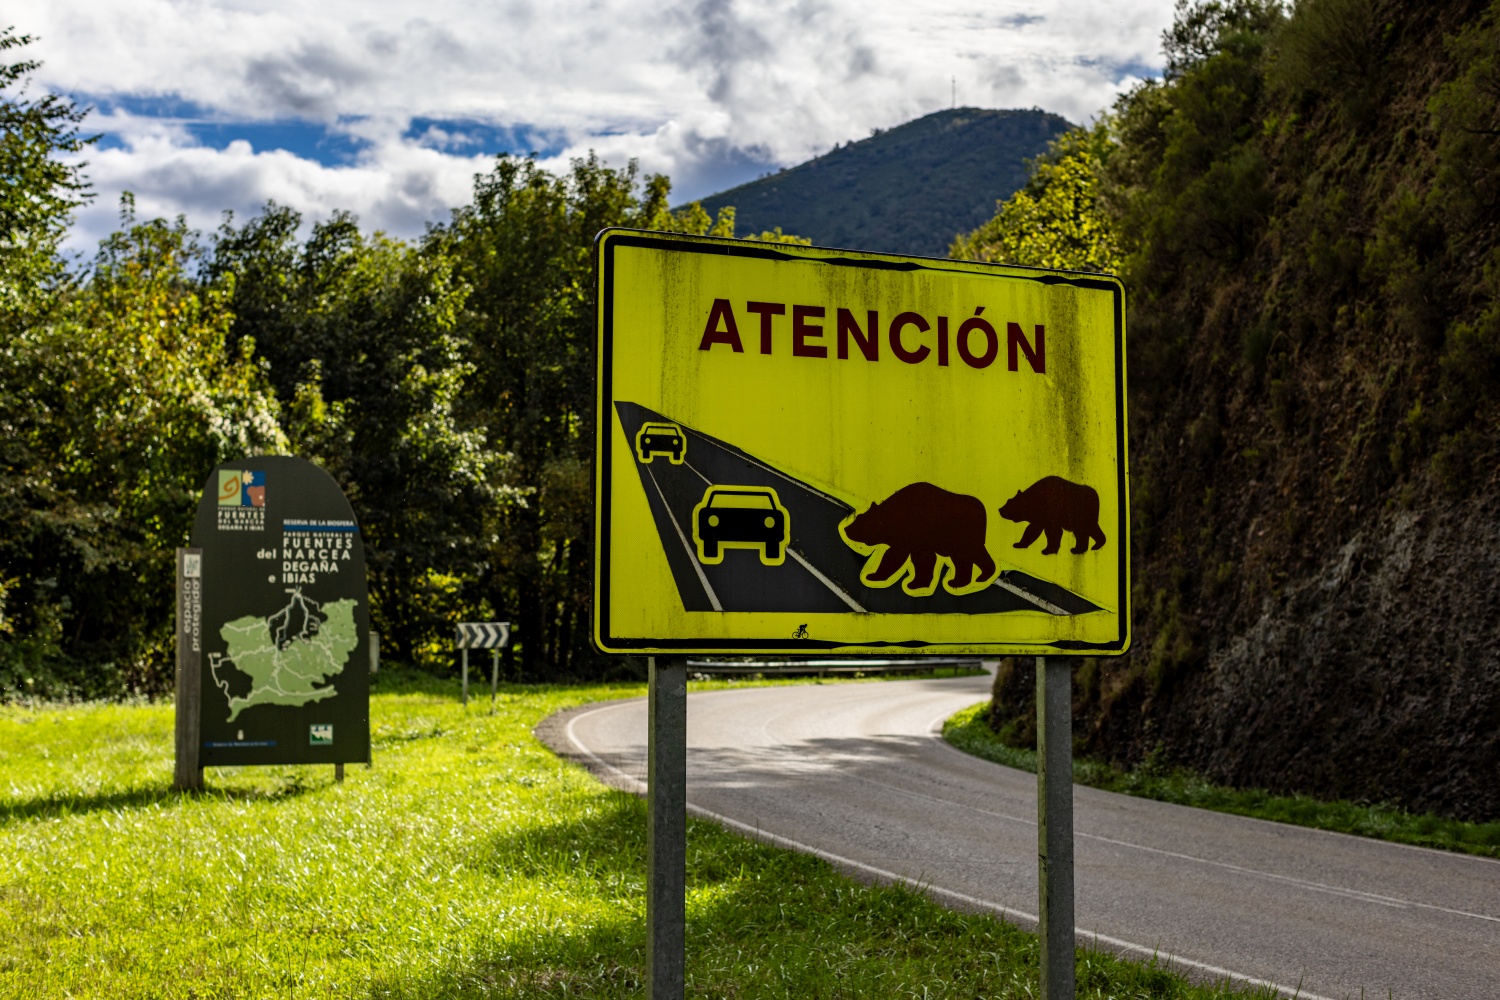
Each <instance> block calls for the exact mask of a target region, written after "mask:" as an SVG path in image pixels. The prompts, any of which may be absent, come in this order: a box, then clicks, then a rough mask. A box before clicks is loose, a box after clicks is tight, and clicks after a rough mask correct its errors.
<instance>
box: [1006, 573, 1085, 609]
mask: <svg viewBox="0 0 1500 1000" xmlns="http://www.w3.org/2000/svg"><path fill="white" fill-rule="evenodd" d="M995 586H997V587H999V588H1000V589H1001V590H1008V591H1010V592H1011V593H1012V594H1015V595H1016V596H1017V597H1019V598H1020V599H1021V600H1023V601H1030V602H1031V603H1032V604H1035V605H1036V606H1037V607H1039V608H1041V609H1042V610H1043V611H1045V612H1047V613H1048V614H1049V615H1067V614H1068V612H1066V611H1064V610H1063V609H1062V608H1060V607H1058V606H1057V605H1056V604H1053V603H1052V602H1051V601H1048V600H1046V599H1044V598H1041V597H1038V596H1036V595H1035V594H1033V593H1031V592H1030V591H1029V590H1022V589H1021V588H1020V587H1017V586H1016V585H1015V584H1013V583H1011V582H1010V581H1009V580H1007V579H1005V578H1004V577H1001V576H997V577H995Z"/></svg>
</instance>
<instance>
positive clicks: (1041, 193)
mask: <svg viewBox="0 0 1500 1000" xmlns="http://www.w3.org/2000/svg"><path fill="white" fill-rule="evenodd" d="M1114 149H1115V142H1114V140H1113V138H1112V137H1111V136H1110V134H1109V119H1107V118H1106V119H1101V120H1100V121H1099V122H1098V123H1096V124H1095V125H1094V126H1093V127H1092V128H1087V129H1074V130H1072V131H1070V132H1064V133H1063V134H1062V135H1061V136H1059V137H1058V138H1056V139H1054V140H1053V141H1052V144H1051V145H1050V146H1049V147H1048V149H1047V152H1046V153H1045V154H1044V155H1042V156H1040V157H1038V158H1037V159H1036V160H1035V162H1034V163H1033V164H1032V167H1031V179H1030V180H1028V181H1027V182H1026V186H1025V187H1023V188H1022V189H1021V190H1019V191H1017V192H1016V193H1015V194H1013V195H1011V196H1010V198H1009V199H1007V200H1005V201H1002V202H1000V203H999V208H1000V211H999V212H998V213H996V215H995V217H994V218H993V219H991V220H990V221H989V222H986V223H985V224H984V225H982V226H980V227H979V228H978V229H976V230H974V231H973V232H971V233H968V234H966V235H963V236H960V237H958V239H956V240H954V241H953V245H952V247H950V248H949V250H948V256H950V257H956V258H959V259H963V260H982V261H993V262H999V263H1007V264H1026V265H1030V266H1032V267H1056V268H1064V269H1068V270H1074V271H1105V272H1114V271H1118V270H1119V269H1120V250H1119V243H1118V239H1117V238H1116V235H1115V229H1114V220H1113V219H1112V218H1111V216H1110V215H1109V214H1108V212H1107V211H1105V209H1104V208H1103V206H1101V205H1100V204H1099V197H1100V177H1101V174H1102V172H1103V170H1104V166H1105V163H1106V162H1107V161H1108V159H1109V156H1110V154H1111V153H1112V152H1113V151H1114Z"/></svg>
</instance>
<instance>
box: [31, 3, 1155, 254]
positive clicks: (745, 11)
mask: <svg viewBox="0 0 1500 1000" xmlns="http://www.w3.org/2000/svg"><path fill="white" fill-rule="evenodd" d="M1171 6H1172V5H1171V0H1133V2H1126V0H1073V2H1070V3H1068V4H1061V5H1060V4H1051V5H1046V6H1042V5H1039V4H1036V3H1032V2H1019V0H962V2H952V3H947V4H943V5H934V4H914V3H911V2H910V0H764V2H752V0H637V2H630V3H626V2H625V0H555V2H551V3H545V4H543V3H529V2H526V0H513V2H509V3H507V2H495V3H486V4H480V3H474V2H457V0H424V2H422V3H413V2H411V0H386V2H379V0H364V2H358V3H356V2H352V0H324V2H322V3H319V4H306V3H303V2H290V0H259V2H254V3H251V2H244V0H199V2H195V3H180V2H174V0H128V2H121V0H49V3H47V4H45V5H41V6H40V7H38V8H35V9H33V10H32V11H31V12H30V15H29V21H27V22H25V23H18V24H17V28H18V30H20V31H22V32H26V33H30V34H33V35H37V36H40V38H41V41H40V42H39V43H38V44H37V45H36V46H34V47H33V51H34V52H35V55H36V56H37V57H39V58H41V59H42V60H44V66H43V68H42V70H41V72H40V74H39V75H40V78H41V82H43V83H44V84H46V85H47V86H49V87H51V88H53V89H58V90H63V91H66V92H69V93H73V94H79V95H87V96H88V97H89V98H91V99H93V100H97V101H99V102H100V103H101V104H104V103H112V104H120V105H123V106H124V107H126V108H130V107H135V108H136V109H137V110H138V111H139V110H140V109H141V108H143V107H148V105H145V104H142V102H143V101H149V100H152V99H155V100H157V101H158V102H174V103H175V104H176V105H179V106H181V107H188V108H191V109H193V110H194V111H195V112H201V113H202V115H203V116H204V117H207V118H208V119H210V120H213V121H216V122H221V123H226V124H225V125H224V127H223V131H227V132H228V133H229V134H232V133H233V128H234V125H235V124H236V123H255V122H262V123H265V122H302V123H307V124H310V125H317V126H321V127H324V128H327V129H328V130H330V132H331V133H332V134H335V135H342V136H348V137H353V138H357V139H359V140H361V141H362V142H363V143H364V145H362V146H361V147H360V148H359V151H358V153H357V154H356V155H354V156H353V157H352V158H346V159H345V160H344V161H336V160H335V159H333V158H330V157H327V156H325V157H322V160H323V162H321V163H320V162H317V161H315V160H313V159H309V158H305V157H298V156H295V155H293V154H292V153H289V152H284V151H258V150H257V151H252V150H251V149H249V148H246V147H244V146H242V145H238V144H230V145H228V146H227V147H226V148H223V149H214V148H209V147H208V146H204V145H199V144H198V142H197V140H195V139H194V134H195V133H194V132H193V131H192V129H190V128H188V127H187V126H186V125H184V124H183V123H182V122H176V121H164V120H161V119H156V118H154V117H153V116H150V115H144V114H139V113H138V114H136V115H133V116H132V115H128V114H123V113H120V112H115V113H113V114H112V115H110V116H108V117H101V118H99V119H98V120H97V121H96V122H95V124H94V127H95V128H98V129H101V130H108V131H109V132H110V133H111V135H112V136H113V137H114V138H115V139H117V141H118V142H119V143H120V145H119V146H118V148H112V149H104V150H95V151H93V152H92V153H91V155H90V156H89V160H90V164H91V166H90V174H91V176H92V178H93V180H94V183H95V187H96V188H97V189H98V191H99V192H100V199H99V204H97V205H96V206H95V207H94V208H93V209H91V210H89V211H88V212H87V213H86V214H85V216H84V217H82V220H81V221H82V222H83V231H81V232H80V234H79V236H80V237H81V238H87V239H92V238H94V237H97V235H98V234H99V232H100V230H99V227H100V225H104V226H105V227H106V228H107V227H108V225H109V224H112V222H113V218H114V203H115V201H116V200H117V198H118V194H119V191H120V190H122V189H125V188H129V189H131V190H133V191H135V192H136V194H137V204H138V208H139V210H140V211H142V212H155V211H161V212H164V213H167V214H175V213H176V212H178V211H181V212H185V213H186V214H187V215H188V216H189V218H190V219H191V220H192V221H193V222H194V223H195V224H198V225H200V226H211V225H213V224H215V223H216V221H217V218H218V214H219V211H220V210H221V209H224V208H233V209H235V210H236V211H237V212H245V211H253V209H254V208H255V207H256V206H257V205H258V204H260V203H263V201H264V200H265V198H268V197H274V198H275V199H276V200H278V201H281V202H283V203H286V204H290V205H293V206H294V207H297V208H299V209H302V210H303V211H305V212H306V213H308V214H309V215H310V216H312V217H320V216H322V215H325V214H326V213H327V212H329V211H331V210H333V209H334V208H336V207H344V208H349V209H352V210H354V211H356V212H357V213H359V215H360V216H361V219H362V220H363V221H364V222H365V223H366V224H367V225H370V226H372V227H375V226H379V227H383V228H385V229H387V230H389V231H392V232H396V233H403V234H415V233H418V232H420V231H421V227H422V224H423V223H424V222H425V221H428V220H431V219H434V218H441V217H443V216H445V215H446V211H445V210H446V208H447V207H448V206H449V205H452V204H458V203H461V202H462V201H464V200H466V199H467V196H468V191H469V181H470V177H471V175H472V174H473V173H474V172H475V171H476V170H478V169H483V168H484V167H485V165H486V163H485V161H484V160H483V159H476V157H475V155H474V154H475V153H476V152H477V150H476V149H475V148H474V147H473V146H472V145H465V144H463V143H462V142H460V141H455V139H454V133H455V131H457V132H461V131H462V129H455V127H454V125H453V124H452V123H455V122H465V121H467V122H475V123H479V124H482V125H487V126H490V127H493V128H501V129H523V130H526V131H527V132H528V133H530V134H542V135H546V136H549V137H551V139H552V141H551V143H550V145H551V146H552V148H553V149H554V150H555V149H559V148H560V149H562V150H564V152H563V153H562V154H561V155H560V156H559V157H558V158H557V160H558V162H566V158H567V157H568V156H571V155H578V154H581V153H583V152H585V151H586V150H588V149H590V148H592V149H596V150H598V151H600V153H601V154H602V155H605V156H606V158H608V159H609V160H610V161H611V162H613V163H623V161H624V159H625V158H627V157H630V156H635V157H638V158H639V159H640V161H641V164H642V166H643V168H645V169H647V170H653V171H664V172H667V173H669V174H671V175H672V177H673V179H674V182H675V185H676V190H677V192H678V193H679V194H680V195H682V196H684V197H696V196H703V195H706V194H710V193H712V192H714V191H716V190H720V189H722V188H724V187H727V186H729V185H731V184H733V183H739V182H741V181H743V180H746V179H748V178H750V177H753V176H755V175H756V174H757V173H759V172H761V171H762V170H765V169H768V168H771V167H775V166H784V165H789V164H792V163H796V162H800V161H801V160H803V159H806V158H807V157H809V156H811V155H814V154H816V153H819V152H822V151H825V150H827V149H828V148H829V147H830V146H832V145H833V144H834V143H836V142H845V141H848V140H850V139H857V138H861V137H863V136H865V135H868V134H869V132H870V130H871V129H874V128H886V127H890V126H892V125H896V124H899V123H901V122H904V121H907V120H910V119H911V118H915V117H917V116H919V115H922V114H926V113H928V112H931V111H934V110H937V109H939V108H943V107H947V106H948V105H949V103H950V102H951V101H952V99H953V93H954V91H955V90H956V92H957V99H958V102H959V103H960V104H965V105H974V106H980V107H1031V106H1037V107H1042V108H1045V109H1047V110H1050V111H1055V112H1058V113H1060V114H1062V115H1064V116H1066V117H1068V118H1070V119H1072V120H1074V121H1082V120H1085V119H1087V118H1089V117H1090V116H1092V115H1093V114H1095V113H1096V112H1097V111H1098V110H1100V109H1101V108H1103V107H1104V106H1106V105H1107V104H1108V103H1109V102H1110V101H1111V100H1112V98H1113V96H1114V94H1115V93H1117V91H1118V90H1119V88H1120V86H1121V84H1122V82H1123V81H1126V80H1128V79H1133V78H1134V77H1135V76H1138V75H1139V74H1141V73H1142V72H1147V71H1149V68H1150V67H1152V66H1154V65H1156V64H1157V61H1158V58H1159V57H1158V54H1157V53H1158V47H1159V44H1160V34H1161V31H1162V29H1163V28H1164V27H1165V26H1166V25H1167V23H1168V22H1169V21H1170V17H1171ZM413 119H428V120H435V121H436V122H437V124H436V125H432V126H430V127H429V128H427V129H426V130H425V131H424V134H423V135H421V136H408V135H407V133H408V131H409V129H410V128H411V123H412V121H413ZM252 141H253V140H252Z"/></svg>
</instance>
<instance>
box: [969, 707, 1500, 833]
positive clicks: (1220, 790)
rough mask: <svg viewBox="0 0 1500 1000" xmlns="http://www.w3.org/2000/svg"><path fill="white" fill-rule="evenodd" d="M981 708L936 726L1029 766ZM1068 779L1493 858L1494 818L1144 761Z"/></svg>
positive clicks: (1077, 768)
mask: <svg viewBox="0 0 1500 1000" xmlns="http://www.w3.org/2000/svg"><path fill="white" fill-rule="evenodd" d="M988 708H989V703H988V702H985V703H983V704H980V705H975V706H974V707H973V708H966V709H964V710H963V711H962V712H959V713H958V714H957V715H954V716H953V717H951V718H950V719H948V721H947V722H945V723H944V724H943V737H944V738H945V739H947V741H948V742H949V743H951V744H953V745H954V746H956V747H958V748H959V749H960V750H963V751H965V752H967V753H971V754H973V755H974V756H976V757H983V758H985V759H986V760H992V761H995V762H996V763H997V764H1005V765H1007V766H1009V767H1015V768H1020V769H1021V770H1024V771H1032V772H1035V771H1036V751H1035V750H1020V749H1017V748H1015V747H1012V746H1007V745H1006V744H1004V743H1002V742H1001V741H1000V738H999V737H998V736H996V735H995V733H994V731H993V730H991V729H990V728H989V726H987V725H985V722H984V713H985V711H986V710H987V709H988ZM1073 780H1074V781H1076V782H1078V783H1079V784H1082V785H1091V786H1093V787H1094V788H1103V789H1106V790H1108V791H1111V792H1124V793H1125V794H1127V795H1139V796H1141V797H1142V798H1148V799H1157V800H1158V801H1161V802H1175V803H1177V804H1179V805H1184V806H1195V807H1197V808H1199V809H1213V810H1216V811H1218V812H1227V813H1235V814H1236V815H1239V816H1254V817H1256V818H1258V819H1269V820H1275V821H1276V822H1278V823H1291V824H1293V825H1296V826H1309V827H1313V828H1314V829H1318V830H1333V831H1336V832H1338V833H1352V834H1356V835H1358V836H1361V837H1374V838H1376V839H1378V840H1390V841H1394V842H1396V843H1399V844H1414V845H1416V846H1418V847H1435V848H1438V849H1440V850H1445V851H1460V852H1463V853H1465V854H1480V855H1484V856H1486V857H1492V858H1500V823H1468V822H1465V821H1463V820H1457V819H1449V818H1447V817H1444V816H1435V815H1433V814H1431V813H1412V812H1407V811H1406V810H1405V809H1402V808H1400V807H1399V806H1393V805H1382V804H1376V805H1362V804H1360V803H1357V802H1347V801H1334V802H1324V801H1322V800H1320V799H1315V798H1311V797H1310V796H1306V795H1273V794H1271V793H1270V792H1266V791H1262V790H1260V789H1254V788H1249V789H1244V788H1227V787H1225V786H1223V785H1215V784H1213V783H1211V782H1209V781H1207V780H1205V779H1204V778H1202V777H1200V776H1199V775H1196V774H1193V773H1192V772H1191V771H1186V770H1183V769H1180V768H1167V767H1162V766H1160V765H1157V764H1155V763H1153V762H1150V761H1148V762H1147V763H1146V764H1145V765H1144V766H1142V767H1139V768H1137V769H1135V770H1133V771H1126V770H1123V769H1122V768H1118V767H1115V766H1113V765H1111V764H1106V763H1104V762H1102V761H1097V760H1089V759H1087V758H1083V759H1075V760H1074V761H1073Z"/></svg>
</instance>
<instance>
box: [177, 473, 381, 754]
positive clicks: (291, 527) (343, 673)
mask: <svg viewBox="0 0 1500 1000" xmlns="http://www.w3.org/2000/svg"><path fill="white" fill-rule="evenodd" d="M193 547H194V548H197V549H201V550H202V562H201V573H202V577H201V588H202V589H201V593H202V598H201V600H202V604H201V607H200V608H199V610H198V615H199V620H200V622H201V634H202V644H203V648H202V661H201V671H202V695H201V704H202V712H201V722H200V726H201V729H200V738H201V744H200V747H201V749H200V758H199V763H200V766H204V767H225V766H234V765H240V764H341V763H350V762H356V761H367V760H369V757H370V678H369V672H368V671H367V670H366V669H364V667H363V665H364V664H365V663H366V662H368V659H369V641H370V617H369V596H368V594H367V591H366V584H365V553H364V543H363V541H362V540H361V538H360V532H359V525H358V524H357V523H356V522H355V519H354V511H353V510H352V509H351V508H350V506H349V501H348V500H347V499H345V497H344V493H343V491H342V490H341V489H339V486H338V484H337V483H335V482H334V481H333V479H332V478H331V477H330V476H329V475H328V474H327V473H326V472H324V471H323V470H322V469H320V468H318V467H317V466H316V465H314V464H313V463H311V462H309V461H307V460H305V459H301V458H290V457H285V456H274V455H273V456H259V457H255V458H245V459H240V460H237V461H234V462H229V463H225V464H223V465H220V466H219V467H218V468H216V469H215V470H214V471H213V472H212V473H211V474H210V475H209V477H208V482H207V483H205V484H204V491H203V499H202V500H201V501H200V502H199V504H198V514H197V518H196V520H195V521H194V524H193Z"/></svg>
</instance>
